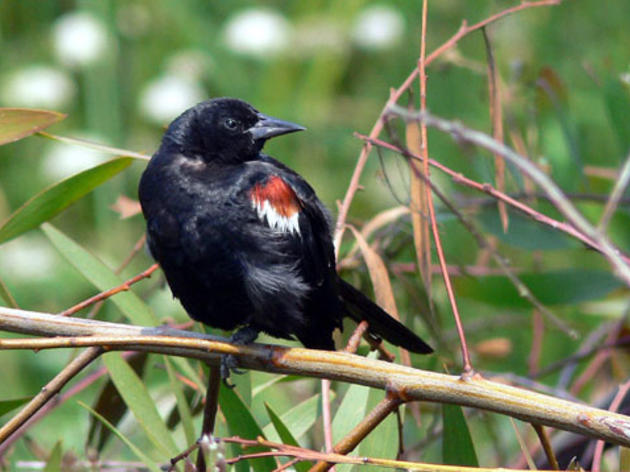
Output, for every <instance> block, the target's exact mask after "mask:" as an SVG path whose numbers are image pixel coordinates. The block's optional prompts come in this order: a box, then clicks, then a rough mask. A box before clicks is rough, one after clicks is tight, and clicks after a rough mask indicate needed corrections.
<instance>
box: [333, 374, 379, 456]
mask: <svg viewBox="0 0 630 472" xmlns="http://www.w3.org/2000/svg"><path fill="white" fill-rule="evenodd" d="M369 394H370V389H369V388H368V387H364V386H363V385H350V387H348V390H347V391H346V394H345V395H344V397H343V400H342V401H341V405H339V408H338V409H337V412H336V413H335V417H334V418H333V421H332V430H333V443H335V444H336V443H338V442H339V441H340V440H341V439H343V438H344V437H345V436H346V435H347V434H348V433H349V432H350V431H351V430H352V428H354V427H355V426H356V425H357V423H358V422H359V421H361V420H362V419H363V418H364V417H365V412H366V408H367V401H368V397H369Z"/></svg>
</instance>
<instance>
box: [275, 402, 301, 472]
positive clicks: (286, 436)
mask: <svg viewBox="0 0 630 472" xmlns="http://www.w3.org/2000/svg"><path fill="white" fill-rule="evenodd" d="M265 409H266V410H267V414H268V415H269V419H270V420H271V423H272V424H273V427H274V428H275V429H276V432H277V433H278V436H280V440H281V441H282V444H288V445H290V446H299V444H298V442H297V440H296V439H295V438H294V437H293V434H291V431H290V430H289V428H287V426H286V425H285V424H284V423H283V422H282V420H281V419H280V416H278V414H277V413H276V412H275V411H273V408H271V407H270V406H269V404H268V403H267V402H265ZM294 467H295V470H297V471H298V472H308V470H310V466H309V463H308V462H304V461H301V462H297V463H296V464H295V466H294Z"/></svg>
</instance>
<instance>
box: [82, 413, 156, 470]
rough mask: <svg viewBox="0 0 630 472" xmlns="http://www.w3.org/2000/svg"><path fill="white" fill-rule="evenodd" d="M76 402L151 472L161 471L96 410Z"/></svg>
mask: <svg viewBox="0 0 630 472" xmlns="http://www.w3.org/2000/svg"><path fill="white" fill-rule="evenodd" d="M77 403H78V404H79V406H81V407H83V408H85V409H86V410H87V411H89V412H90V413H91V414H92V415H94V416H95V417H96V418H98V419H99V421H101V422H102V423H103V424H104V425H105V426H106V427H107V428H109V430H110V431H111V432H112V433H114V434H115V435H116V437H117V438H118V439H120V440H121V441H122V442H123V443H124V444H125V445H126V446H127V447H128V448H129V449H131V451H132V452H133V453H134V454H135V455H136V456H137V457H138V459H140V460H141V461H142V463H143V464H144V465H145V466H146V467H147V468H149V469H150V470H152V471H153V472H163V471H162V468H161V467H160V466H159V465H158V464H157V463H156V462H155V461H154V460H153V459H151V458H150V457H149V456H147V455H146V454H145V453H144V452H142V450H141V449H140V448H139V447H137V446H136V445H135V444H134V443H132V442H131V441H130V440H129V439H128V438H127V437H126V436H125V435H124V434H122V433H121V432H120V431H119V430H118V428H116V427H114V425H112V424H111V423H110V422H109V421H107V420H106V419H105V418H103V417H102V416H101V415H99V414H98V413H97V412H96V411H94V410H93V409H92V408H90V407H89V406H88V405H86V404H85V403H83V402H82V401H77Z"/></svg>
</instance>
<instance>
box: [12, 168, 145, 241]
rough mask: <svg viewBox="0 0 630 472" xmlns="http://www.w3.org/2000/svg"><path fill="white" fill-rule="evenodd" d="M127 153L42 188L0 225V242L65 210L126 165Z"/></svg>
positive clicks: (35, 226)
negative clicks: (124, 155) (125, 155)
mask: <svg viewBox="0 0 630 472" xmlns="http://www.w3.org/2000/svg"><path fill="white" fill-rule="evenodd" d="M132 162H133V160H132V159H131V158H128V157H119V158H117V159H112V160H111V161H107V162H105V163H103V164H101V165H98V166H96V167H92V168H91V169H88V170H85V171H83V172H79V173H78V174H75V175H73V176H71V177H68V178H67V179H64V180H62V181H61V182H57V183H56V184H53V185H51V186H50V187H48V188H46V189H44V190H42V191H41V192H39V193H38V194H37V195H35V196H34V197H32V198H31V199H30V200H28V201H27V202H26V203H25V204H24V205H22V206H21V207H20V208H18V209H17V210H16V211H15V212H14V213H13V214H12V215H11V216H9V218H8V219H7V220H6V221H5V222H4V223H3V224H2V226H1V227H0V243H4V242H6V241H8V240H9V239H12V238H14V237H16V236H18V235H20V234H22V233H24V232H26V231H28V230H30V229H33V228H37V227H38V226H39V225H40V224H42V223H43V222H44V221H48V220H49V219H51V218H52V217H53V216H55V215H57V214H59V213H60V212H61V211H63V210H65V209H66V208H67V207H69V206H70V205H71V204H73V203H74V202H76V201H77V200H79V199H80V198H82V197H84V196H85V195H86V194H88V193H89V192H91V191H92V190H94V189H95V188H96V187H98V186H99V185H101V184H102V183H104V182H106V181H107V180H109V179H111V178H112V177H113V176H115V175H116V174H118V173H119V172H121V171H122V170H123V169H125V168H126V167H128V166H129V165H130V164H131V163H132Z"/></svg>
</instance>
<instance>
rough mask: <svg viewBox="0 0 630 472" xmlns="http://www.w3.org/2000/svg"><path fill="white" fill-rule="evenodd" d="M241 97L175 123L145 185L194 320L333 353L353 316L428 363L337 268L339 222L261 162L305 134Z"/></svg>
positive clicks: (171, 274) (151, 228) (205, 106)
mask: <svg viewBox="0 0 630 472" xmlns="http://www.w3.org/2000/svg"><path fill="white" fill-rule="evenodd" d="M303 129H304V128H303V127H301V126H299V125H296V124H294V123H289V122H287V121H282V120H278V119H276V118H272V117H269V116H266V115H263V114H262V113H260V112H258V110H256V109H255V108H253V107H252V106H251V105H249V104H247V103H245V102H243V101H241V100H237V99H233V98H217V99H213V100H208V101H205V102H202V103H200V104H198V105H196V106H194V107H192V108H190V109H189V110H187V111H185V112H184V113H183V114H182V115H180V116H179V117H178V118H177V119H175V121H173V122H172V123H171V124H170V126H169V127H168V130H167V131H166V133H165V134H164V137H163V138H162V144H161V146H160V148H159V149H158V151H157V152H156V153H155V154H154V155H153V157H152V158H151V161H150V162H149V165H148V167H147V168H146V170H145V171H144V173H143V175H142V178H141V180H140V187H139V197H140V203H141V205H142V211H143V213H144V216H145V218H146V220H147V241H148V246H149V249H150V251H151V254H152V255H153V257H154V258H155V259H156V260H157V261H158V262H159V264H160V265H161V266H162V269H163V271H164V274H165V276H166V280H167V282H168V284H169V286H170V288H171V290H172V292H173V295H174V296H175V297H177V298H178V299H179V300H180V301H181V303H182V305H183V306H184V308H185V309H186V311H187V312H188V314H189V315H190V316H191V317H192V318H193V319H195V320H197V321H201V322H202V323H205V324H207V325H209V326H212V327H215V328H221V329H225V330H231V329H234V328H240V329H239V330H238V331H237V332H236V333H235V334H234V335H233V337H232V339H233V341H235V342H239V343H243V344H247V343H250V342H252V341H254V340H255V339H256V337H257V336H258V334H259V332H261V331H262V332H265V333H268V334H270V335H272V336H275V337H279V338H286V339H291V338H294V337H295V338H297V339H299V340H300V341H301V342H302V344H304V346H306V347H309V348H315V349H328V350H334V349H335V345H334V342H333V339H332V332H333V330H334V329H335V328H336V327H339V328H341V326H342V325H341V320H342V317H343V316H350V317H351V318H353V319H355V320H357V321H361V320H367V322H368V323H369V330H370V332H371V333H373V334H374V335H378V336H381V337H383V338H384V339H386V340H388V341H390V342H391V343H393V344H396V345H399V346H402V347H404V348H406V349H408V350H410V351H413V352H418V353H430V352H432V349H431V348H430V347H429V346H428V345H427V344H426V343H425V342H424V341H422V340H421V339H420V338H419V337H418V336H416V335H415V334H414V333H412V332H411V331H410V330H408V329H407V328H406V327H405V326H403V325H402V324H400V323H399V322H398V321H396V320H395V319H394V318H392V317H391V316H390V315H389V314H387V313H386V312H385V311H383V310H382V309H381V308H379V307H378V306H377V305H376V304H375V303H373V302H372V301H370V300H369V299H368V298H367V297H366V296H364V295H363V294H362V293H361V292H359V291H358V290H357V289H355V288H354V287H353V286H352V285H350V284H348V283H346V282H344V281H343V280H342V279H341V278H340V277H339V276H338V275H337V272H336V270H335V258H334V251H333V243H332V239H331V224H330V217H329V214H328V211H327V210H326V208H325V207H324V206H323V205H322V203H321V202H320V201H319V199H318V198H317V196H316V195H315V192H314V191H313V189H312V188H311V186H310V185H309V184H308V183H306V181H305V180H304V179H303V178H302V177H300V176H299V175H298V174H297V173H295V172H294V171H293V170H291V169H289V168H288V167H287V166H285V165H284V164H282V163H280V162H278V161H277V160H275V159H273V158H272V157H270V156H267V155H265V154H263V153H262V152H261V150H262V147H263V145H264V144H265V141H266V140H267V139H269V138H272V137H274V136H279V135H282V134H287V133H292V132H294V131H301V130H303Z"/></svg>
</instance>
